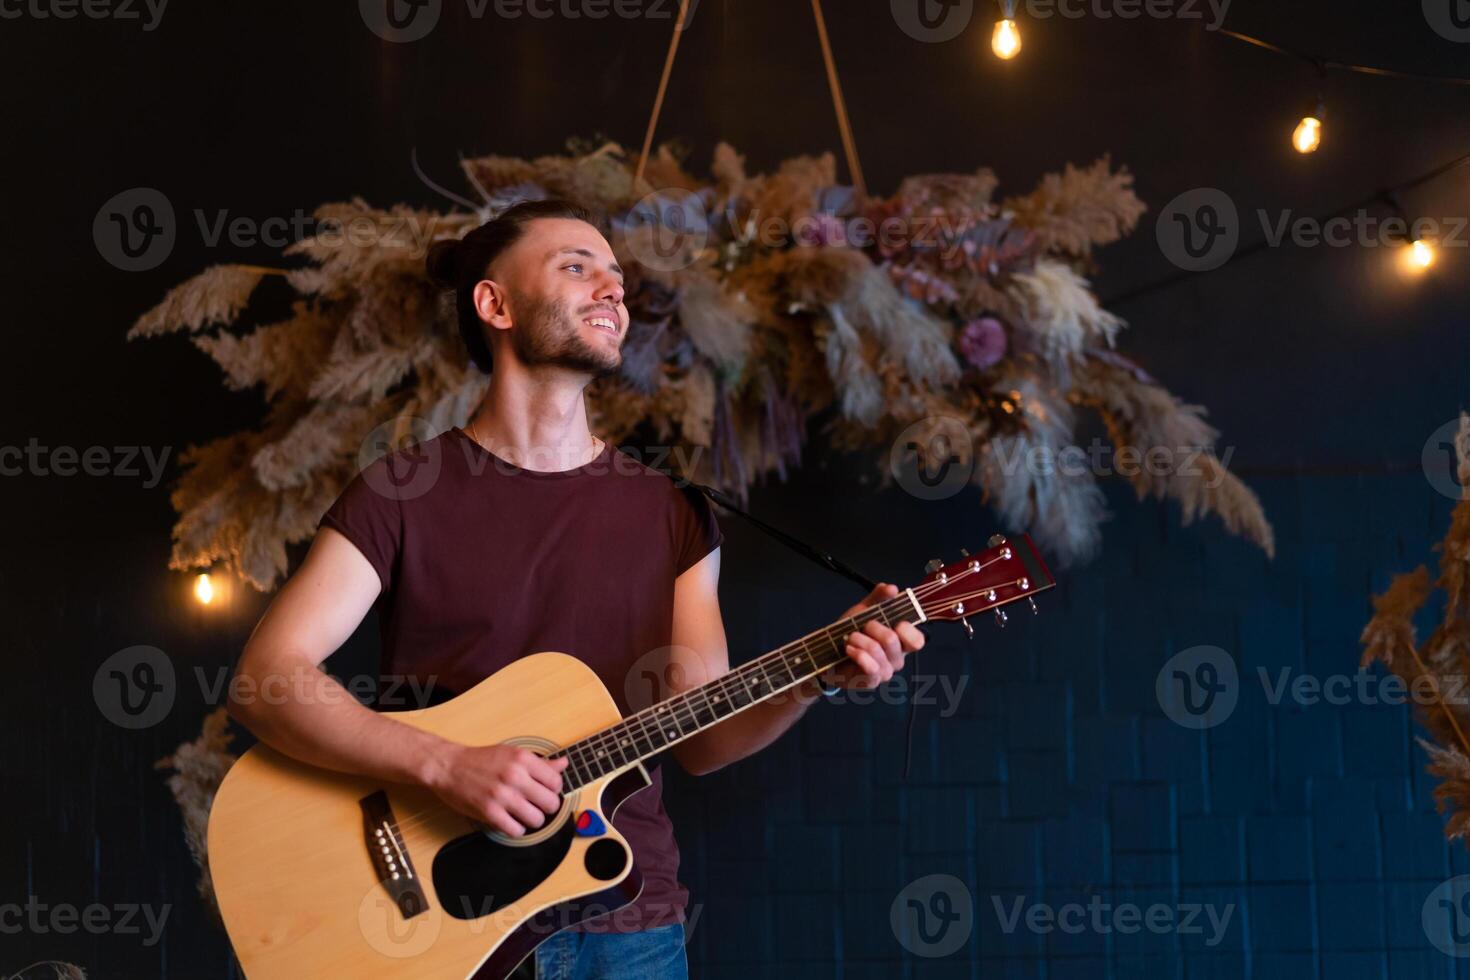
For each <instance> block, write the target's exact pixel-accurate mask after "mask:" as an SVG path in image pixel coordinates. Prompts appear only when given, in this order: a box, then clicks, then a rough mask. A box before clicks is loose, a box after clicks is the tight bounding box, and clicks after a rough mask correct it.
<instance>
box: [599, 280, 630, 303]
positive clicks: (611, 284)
mask: <svg viewBox="0 0 1470 980" xmlns="http://www.w3.org/2000/svg"><path fill="white" fill-rule="evenodd" d="M594 296H595V297H596V298H597V299H599V300H605V301H607V302H609V303H621V302H622V301H623V284H622V282H621V281H619V279H618V278H617V277H616V276H613V275H606V276H603V277H602V280H601V281H600V282H599V283H598V284H597V291H596V293H595V294H594Z"/></svg>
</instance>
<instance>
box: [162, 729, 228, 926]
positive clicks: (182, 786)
mask: <svg viewBox="0 0 1470 980" xmlns="http://www.w3.org/2000/svg"><path fill="white" fill-rule="evenodd" d="M229 723H230V719H229V715H228V714H227V713H226V711H225V709H224V708H216V709H215V710H214V711H212V712H210V714H209V715H208V716H207V717H205V719H204V727H203V729H202V730H201V731H200V733H199V737H198V738H196V739H194V740H193V741H192V742H185V743H184V744H183V745H180V746H179V747H178V748H177V749H175V750H174V753H173V755H170V756H167V757H165V758H162V759H159V760H158V761H157V762H156V763H154V764H153V768H155V769H172V770H174V773H173V775H172V776H169V777H168V788H169V790H170V792H172V793H173V794H174V802H176V803H178V805H179V809H180V810H181V811H182V812H183V815H184V841H185V842H186V843H187V844H188V845H189V853H190V854H191V855H192V856H193V858H194V863H195V864H196V865H197V866H198V868H199V896H200V897H201V898H203V899H204V904H205V906H206V907H207V908H208V909H209V910H210V912H212V913H213V914H214V916H215V918H216V919H218V918H219V904H218V903H217V902H216V900H215V896H214V881H213V879H212V878H210V876H209V848H208V842H209V834H208V830H209V810H210V807H212V806H213V805H214V794H215V793H216V792H218V791H219V784H220V783H221V782H222V781H223V780H224V778H225V773H226V772H228V771H229V769H230V766H232V765H234V764H235V760H236V758H237V756H236V755H235V754H234V753H232V752H230V750H229V749H230V743H231V742H233V741H234V736H233V735H232V734H230V732H229V731H228V726H229Z"/></svg>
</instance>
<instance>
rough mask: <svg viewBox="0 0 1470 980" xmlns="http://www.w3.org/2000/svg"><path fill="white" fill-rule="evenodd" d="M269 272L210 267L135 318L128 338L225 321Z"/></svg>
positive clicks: (243, 267)
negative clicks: (135, 320) (135, 321)
mask: <svg viewBox="0 0 1470 980" xmlns="http://www.w3.org/2000/svg"><path fill="white" fill-rule="evenodd" d="M272 272H274V270H272V269H262V268H261V267H259V266H254V265H214V266H210V267H209V268H208V269H205V270H204V271H203V272H201V273H199V275H197V276H195V277H194V278H192V279H189V280H187V281H185V282H184V283H182V284H180V285H178V286H175V287H174V288H173V289H171V290H169V292H168V295H167V296H165V297H164V298H163V302H161V303H159V304H158V305H157V306H155V307H154V308H153V309H151V310H149V311H148V312H147V313H144V314H143V315H142V316H141V317H139V318H138V322H137V323H135V324H133V328H132V329H131V330H129V331H128V339H129V340H134V339H136V338H138V337H157V336H159V335H160V334H165V333H173V332H175V331H179V330H189V331H196V330H203V329H204V328H205V327H212V326H218V325H220V324H222V323H229V322H231V321H232V320H234V319H235V317H237V316H239V315H240V313H241V312H242V311H243V310H244V309H245V305H246V304H247V303H249V302H250V295H251V294H252V293H254V292H255V287H256V286H258V285H260V281H261V280H262V279H264V278H265V277H266V276H267V275H270V274H271V273H272Z"/></svg>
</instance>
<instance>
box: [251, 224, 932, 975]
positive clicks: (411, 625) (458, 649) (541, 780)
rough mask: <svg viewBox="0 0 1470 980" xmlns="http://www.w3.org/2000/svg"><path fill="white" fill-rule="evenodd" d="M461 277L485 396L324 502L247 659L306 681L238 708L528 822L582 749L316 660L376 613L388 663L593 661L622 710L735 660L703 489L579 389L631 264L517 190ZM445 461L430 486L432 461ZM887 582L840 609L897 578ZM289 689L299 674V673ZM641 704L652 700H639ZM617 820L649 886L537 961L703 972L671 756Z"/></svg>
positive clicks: (452, 686)
mask: <svg viewBox="0 0 1470 980" xmlns="http://www.w3.org/2000/svg"><path fill="white" fill-rule="evenodd" d="M429 268H430V272H431V274H432V275H433V276H434V278H435V279H436V280H437V281H438V282H440V283H441V284H443V285H444V286H445V287H446V288H447V289H452V290H453V291H454V297H455V308H456V311H457V316H458V322H459V330H460V333H461V336H462V337H463V338H464V341H465V345H466V346H467V348H468V349H469V353H470V357H471V358H472V360H473V361H474V363H475V364H477V365H478V366H479V367H480V368H481V369H482V370H485V371H487V372H489V373H490V384H489V388H488V390H487V393H486V395H485V398H484V401H483V402H482V403H481V404H480V406H479V407H478V409H477V410H476V411H475V412H474V414H473V417H472V418H471V419H470V421H469V423H468V424H467V425H466V427H465V428H463V429H460V428H454V429H451V430H449V431H448V432H445V433H443V434H441V435H439V436H437V437H435V438H433V439H430V440H427V441H426V442H423V443H420V444H419V445H417V446H415V447H411V448H410V449H408V450H401V451H399V452H396V453H390V454H389V455H387V456H385V457H383V458H382V459H379V460H378V461H377V462H375V463H373V464H372V465H371V466H369V467H368V468H366V469H365V470H364V471H363V472H362V473H361V474H359V475H358V477H357V478H356V479H354V480H353V481H352V483H351V484H350V485H349V486H348V487H347V488H346V489H345V490H344V491H343V493H342V495H341V496H340V497H339V498H338V500H337V501H336V503H334V504H333V505H332V507H331V508H330V509H329V510H328V512H327V513H326V515H325V516H324V517H323V518H322V521H321V525H320V529H319V533H318V534H317V537H316V540H315V541H314V542H313V544H312V547H311V550H310V552H309V553H308V555H307V557H306V560H305V561H304V563H303V564H302V566H301V568H300V569H299V570H298V571H297V572H296V574H295V575H294V576H292V578H291V580H290V581H289V582H288V583H287V584H286V586H285V587H284V588H283V590H282V591H281V594H280V595H279V596H278V597H277V598H276V599H275V601H274V602H273V603H272V604H271V606H270V608H269V609H268V610H267V612H266V614H265V616H264V618H263V619H262V620H261V622H260V624H259V625H258V626H257V628H256V630H255V632H254V634H253V635H252V636H251V638H250V641H249V643H248V644H247V646H246V649H245V653H244V656H243V658H242V660H241V663H240V666H239V672H240V674H242V675H246V676H247V677H249V678H251V679H253V680H254V681H255V683H256V685H257V686H259V685H261V684H263V682H265V681H266V680H267V679H268V678H269V677H271V676H274V675H281V674H287V675H290V676H303V675H305V676H309V677H310V678H311V681H310V684H309V685H308V687H309V688H310V689H309V690H307V691H306V692H305V696H298V697H294V698H291V699H287V700H285V701H284V702H282V703H274V704H271V703H263V702H256V703H253V704H236V705H233V706H232V711H233V713H234V715H235V716H236V717H237V718H239V719H240V720H241V721H242V722H244V723H245V724H247V725H248V726H249V727H250V728H251V729H253V730H254V731H255V732H256V734H257V735H258V736H259V737H260V738H261V739H262V740H263V741H265V742H267V743H268V744H270V745H272V746H274V747H275V748H277V749H279V750H280V751H282V752H285V753H287V754H289V755H293V756H295V757H297V758H300V759H302V760H304V761H306V762H309V763H312V764H315V765H318V766H323V767H327V768H332V769H337V770H340V771H344V772H350V773H355V774H358V775H364V776H371V777H374V778H378V779H382V780H385V781H392V782H398V783H405V784H410V785H417V786H423V787H426V788H428V789H430V790H432V791H433V792H434V793H436V794H437V795H438V796H439V797H440V798H441V799H442V800H443V801H444V802H445V803H446V804H448V805H449V806H451V807H453V808H454V809H455V810H457V811H459V812H460V813H463V814H464V815H465V816H466V817H468V818H470V819H471V820H473V821H476V822H478V823H481V824H484V825H487V826H489V827H491V828H494V829H495V830H498V831H500V832H501V833H504V834H506V835H509V836H511V837H519V836H521V835H523V834H526V833H529V832H534V831H535V830H536V829H537V828H540V827H542V826H543V825H544V824H545V822H546V820H547V818H548V815H551V814H555V813H557V811H558V809H559V807H560V795H559V794H560V792H561V788H562V781H561V771H562V769H563V768H564V767H565V764H566V761H565V759H564V758H563V759H560V760H558V761H557V762H551V761H548V760H547V759H546V758H543V757H542V756H540V755H537V754H535V753H532V752H530V751H528V750H526V749H524V748H517V747H513V746H509V745H491V746H474V745H463V744H459V743H456V742H452V741H447V740H445V739H443V738H441V737H439V736H436V735H432V734H430V733H427V732H424V731H421V730H419V729H417V728H413V727H410V726H408V725H405V724H402V723H400V722H398V721H395V720H394V719H393V717H392V716H391V714H381V713H377V712H374V711H371V710H369V709H367V708H364V707H363V706H361V705H359V704H358V703H357V702H356V701H354V700H352V699H351V698H346V697H337V696H329V695H335V694H338V693H339V691H333V690H331V688H333V687H334V686H336V684H337V682H336V681H334V680H332V679H331V678H330V677H328V676H327V675H325V674H324V673H321V672H319V671H317V670H315V667H316V665H317V664H319V663H321V661H322V660H324V659H325V658H326V657H327V656H328V655H330V654H331V653H332V652H333V651H334V650H336V649H337V648H338V647H339V646H340V645H341V644H342V643H343V642H344V641H345V640H346V639H347V638H348V637H349V636H351V634H352V632H353V631H354V629H355V628H356V627H357V625H358V624H359V622H361V620H362V619H363V617H364V616H365V615H366V614H367V612H368V611H369V609H371V608H372V607H373V606H374V605H376V606H377V608H378V612H379V623H380V628H381V635H382V645H383V663H382V671H381V672H382V673H383V674H384V675H387V676H401V675H407V676H411V677H416V678H432V679H433V683H434V684H435V686H436V688H438V689H440V690H441V691H442V692H447V693H449V694H455V693H461V692H463V691H466V690H468V689H469V688H470V687H473V686H474V685H475V684H477V683H478V682H480V681H481V680H483V679H484V678H486V677H488V676H489V675H491V674H493V673H495V672H496V671H498V670H500V669H501V668H503V667H505V666H506V665H508V664H509V663H511V662H512V661H514V660H516V659H518V658H520V657H523V656H525V655H527V654H531V653H536V652H539V651H545V650H556V651H561V652H564V653H568V654H571V655H572V656H575V657H577V658H578V659H580V660H582V661H584V662H585V663H586V664H587V665H588V666H590V667H591V668H592V670H593V671H595V672H596V673H597V675H598V676H599V678H600V679H601V680H602V682H603V684H604V685H606V686H607V688H608V690H609V691H610V692H611V693H612V695H613V697H614V699H615V700H616V701H617V702H618V707H619V709H620V710H622V711H623V712H624V713H627V712H628V711H629V710H630V707H634V706H630V705H629V704H628V694H627V692H628V690H629V684H628V678H629V676H630V674H632V672H633V671H634V670H635V666H636V667H637V668H639V669H640V670H641V669H642V668H644V667H646V666H647V665H648V664H649V663H650V659H649V658H655V659H658V658H660V657H663V658H666V661H662V662H661V663H660V666H661V667H665V668H666V669H662V670H661V673H662V675H663V676H664V677H666V678H670V679H671V680H672V681H673V683H672V684H671V687H670V689H669V690H664V691H660V692H659V693H660V694H661V695H662V696H664V697H668V696H672V695H674V694H677V693H680V692H681V691H683V690H687V689H689V688H692V687H694V686H697V685H698V684H701V683H703V682H705V681H707V680H711V679H713V678H715V677H717V676H720V675H722V674H724V673H725V672H727V671H728V670H729V660H728V651H727V649H726V641H725V631H724V625H723V621H722V618H721V614H720V605H719V595H718V583H719V571H720V548H719V546H720V543H721V541H722V540H723V536H722V534H721V532H720V528H719V525H718V523H717V522H716V520H715V518H714V515H713V513H712V512H711V510H710V508H709V505H708V503H707V502H706V501H705V499H704V498H703V497H702V496H701V495H699V494H698V493H696V492H694V491H692V490H688V489H683V488H680V487H679V486H677V485H676V484H675V482H674V481H673V480H671V479H670V478H669V477H668V476H667V475H665V474H662V473H659V472H657V471H655V470H652V469H650V468H648V467H645V466H643V465H642V464H641V463H639V462H638V461H636V460H633V459H632V458H631V457H629V456H627V455H625V454H623V453H621V452H620V451H618V450H616V449H614V448H613V447H611V446H609V445H607V444H606V443H604V442H603V441H602V440H601V439H598V438H597V437H596V436H594V435H593V434H592V432H591V431H590V429H589V427H588V424H587V412H586V404H585V401H584V398H583V392H584V389H585V388H586V387H587V385H588V384H589V383H591V382H592V381H593V380H594V379H596V378H598V377H601V376H603V375H607V374H610V373H613V372H615V371H617V370H618V369H619V367H620V366H621V364H622V345H623V341H624V339H625V337H626V336H627V330H628V310H627V307H626V306H625V305H624V302H623V272H622V270H621V269H620V268H619V267H618V264H617V262H616V261H615V260H614V257H613V252H612V249H611V248H610V247H609V245H608V243H607V240H606V239H605V238H604V237H603V236H602V234H601V233H600V232H599V231H598V229H597V228H596V227H595V226H594V225H593V224H592V222H591V220H590V219H589V217H588V215H587V214H585V213H584V212H582V211H581V210H579V209H577V208H575V207H573V206H571V205H569V204H566V203H564V202H556V201H537V202H528V203H523V204H518V205H516V206H514V207H512V208H510V209H509V210H507V211H506V212H504V213H503V214H501V215H500V216H499V217H497V218H496V219H494V220H492V221H490V222H488V223H487V224H485V225H482V226H481V227H479V228H477V229H475V230H474V231H472V232H470V233H469V234H468V235H466V236H465V237H464V238H463V239H462V240H460V241H457V242H441V243H438V244H436V245H435V247H434V248H433V249H432V250H431V252H430V255H429ZM425 460H431V461H437V468H436V469H433V470H432V473H433V479H432V480H430V481H428V483H427V485H425V484H424V483H422V482H421V481H419V480H418V479H417V478H416V476H415V474H416V473H417V472H418V471H417V470H416V469H415V465H416V464H418V465H422V463H423V462H424V461H425ZM897 591H898V590H897V587H896V586H893V585H889V584H883V585H880V586H879V587H878V588H877V589H875V590H874V592H873V593H871V594H870V595H869V596H867V597H866V598H865V599H864V600H863V601H862V602H860V603H858V604H856V605H854V606H852V607H851V608H849V609H848V610H846V611H845V612H844V613H843V616H844V617H845V616H850V615H853V614H854V613H856V612H857V611H859V610H860V609H862V608H864V607H866V606H869V605H872V604H873V603H875V602H878V601H881V600H883V599H887V598H889V597H891V596H893V595H895V594H897ZM923 643H924V637H923V635H922V634H921V633H920V632H919V631H918V629H917V628H916V627H914V626H913V625H912V624H910V623H907V622H900V623H898V624H897V625H896V626H895V627H893V628H890V627H888V626H884V625H882V624H881V623H879V622H876V621H874V622H870V623H868V624H867V625H866V626H865V627H864V629H863V631H862V632H854V633H852V634H851V635H850V636H849V637H848V638H847V642H846V646H845V649H846V652H847V655H848V658H849V659H848V660H847V661H846V662H844V664H843V666H842V667H841V668H839V669H838V670H837V671H836V672H835V674H834V676H832V677H830V678H829V680H830V681H831V682H832V683H835V684H839V685H844V686H854V687H872V686H875V685H877V684H880V683H882V682H884V681H886V680H888V679H889V678H890V677H892V676H893V673H894V671H896V670H898V669H899V668H900V667H901V666H902V664H903V660H904V654H905V653H906V652H909V651H912V650H916V649H918V648H919V647H921V646H923ZM291 689H292V690H293V691H296V690H299V689H300V686H299V685H292V687H291ZM819 692H820V688H819V687H818V686H817V685H816V684H814V683H810V682H809V683H808V684H807V685H803V687H802V688H801V689H800V690H799V691H798V693H797V695H796V696H795V697H790V698H779V699H772V700H770V701H766V702H764V703H762V704H760V705H757V706H755V707H752V708H750V709H748V710H745V711H743V712H741V713H739V714H736V715H733V716H732V717H730V718H729V719H728V720H727V721H725V722H724V723H722V724H719V725H715V726H713V727H711V728H709V729H707V730H705V731H704V732H702V733H701V734H699V735H696V736H694V737H692V738H690V739H688V740H687V741H684V742H682V743H680V744H679V745H677V746H676V747H675V748H673V749H672V750H671V751H672V754H673V757H674V758H675V759H676V760H677V761H678V762H679V763H680V764H681V765H682V766H683V767H684V768H685V769H687V770H688V771H689V772H691V773H695V774H700V773H707V772H711V771H713V770H715V769H718V768H720V767H721V766H724V765H726V764H728V763H730V762H733V761H735V760H737V759H740V758H743V757H745V756H748V755H750V754H751V753H753V752H756V751H758V750H759V749H761V748H763V747H764V746H766V745H768V744H770V743H771V742H772V741H774V740H775V739H776V738H777V737H778V736H779V735H781V733H782V732H784V731H786V730H787V729H788V728H790V727H791V725H792V724H794V723H795V722H796V720H797V719H798V718H799V717H800V716H801V715H802V713H803V712H804V711H805V710H806V708H807V706H808V705H810V703H811V702H812V701H813V700H814V699H815V698H816V697H818V696H819ZM637 707H642V705H639V706H637ZM652 779H653V782H652V785H651V786H649V787H647V788H646V789H643V790H642V791H640V792H637V793H635V794H633V796H631V797H630V798H629V799H628V800H627V802H625V803H624V804H623V805H622V806H621V807H620V808H619V809H618V810H617V812H616V814H615V815H614V817H613V824H614V826H616V827H617V828H618V830H620V831H621V832H622V833H623V835H624V836H625V837H627V839H628V841H629V842H630V844H631V845H632V847H633V852H634V858H635V860H636V861H637V864H638V868H639V870H640V871H641V872H642V875H643V879H644V886H643V891H642V893H641V894H640V895H639V897H638V898H637V900H636V901H635V902H634V903H633V904H632V905H630V906H628V907H627V908H625V909H621V910H619V911H618V912H616V913H613V914H611V915H603V916H601V917H598V918H593V919H590V920H589V921H587V922H586V923H583V924H581V925H577V926H574V927H573V928H570V929H566V930H564V931H562V932H559V933H557V934H556V935H554V936H552V937H551V938H550V939H549V940H547V941H546V942H545V943H543V944H542V945H541V946H540V948H539V949H538V950H537V953H536V957H535V964H536V969H537V972H538V975H539V976H542V977H549V978H592V977H597V978H619V977H628V978H638V980H661V978H666V977H685V976H687V964H686V962H685V956H684V938H685V937H684V926H683V923H684V922H685V908H686V905H687V900H688V892H687V891H686V890H685V889H684V888H683V886H682V885H680V883H679V881H678V865H679V852H678V848H677V846H676V844H675V842H674V834H673V828H672V826H671V825H670V822H669V818H668V815H667V814H666V813H665V811H664V807H663V801H662V776H661V770H660V769H659V768H658V767H654V768H653V771H652Z"/></svg>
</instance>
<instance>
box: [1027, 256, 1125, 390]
mask: <svg viewBox="0 0 1470 980" xmlns="http://www.w3.org/2000/svg"><path fill="white" fill-rule="evenodd" d="M1012 282H1013V286H1012V289H1013V291H1014V293H1015V296H1016V300H1017V302H1018V303H1019V305H1020V307H1021V310H1022V314H1021V317H1020V319H1019V320H1018V321H1017V322H1016V324H1015V325H1016V328H1017V330H1019V331H1020V332H1021V333H1022V334H1023V336H1024V338H1025V339H1026V340H1027V342H1028V346H1029V347H1030V348H1031V349H1033V350H1035V351H1036V352H1037V353H1039V354H1040V355H1041V356H1042V357H1044V358H1046V359H1047V360H1048V361H1050V362H1051V363H1052V364H1053V365H1055V366H1057V367H1059V368H1062V369H1065V367H1066V365H1067V363H1068V362H1069V361H1070V360H1072V359H1074V358H1076V357H1078V356H1079V355H1081V353H1082V351H1083V350H1084V349H1085V348H1087V347H1102V346H1106V347H1111V346H1113V340H1114V338H1115V337H1117V335H1118V331H1119V330H1121V329H1122V328H1123V320H1122V319H1121V318H1120V317H1117V316H1115V315H1113V314H1112V313H1109V312H1108V311H1107V310H1105V309H1103V308H1102V307H1101V306H1099V305H1098V302H1097V297H1096V296H1094V295H1093V293H1092V290H1091V289H1089V288H1088V285H1087V280H1086V279H1084V278H1082V277H1081V276H1080V275H1078V274H1077V272H1076V271H1075V270H1073V269H1072V267H1071V266H1068V265H1064V264H1063V263H1061V262H1056V261H1053V260H1051V259H1043V260H1041V261H1039V262H1037V263H1036V268H1035V269H1033V270H1032V271H1031V272H1021V273H1017V274H1016V275H1015V276H1014V277H1013V280H1012Z"/></svg>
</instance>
